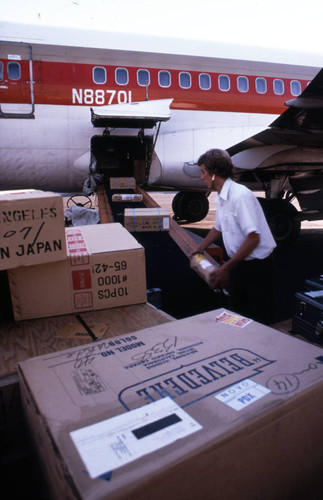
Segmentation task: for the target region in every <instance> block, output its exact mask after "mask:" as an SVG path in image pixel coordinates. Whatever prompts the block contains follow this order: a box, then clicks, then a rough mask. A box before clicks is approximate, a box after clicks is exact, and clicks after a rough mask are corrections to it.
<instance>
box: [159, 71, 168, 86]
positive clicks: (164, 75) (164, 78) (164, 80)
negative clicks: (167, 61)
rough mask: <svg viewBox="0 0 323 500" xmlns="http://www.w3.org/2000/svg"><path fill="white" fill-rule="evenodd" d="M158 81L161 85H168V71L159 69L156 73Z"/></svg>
mask: <svg viewBox="0 0 323 500" xmlns="http://www.w3.org/2000/svg"><path fill="white" fill-rule="evenodd" d="M158 83H159V85H160V86H161V87H170V84H171V77H170V73H169V71H160V72H159V73H158Z"/></svg>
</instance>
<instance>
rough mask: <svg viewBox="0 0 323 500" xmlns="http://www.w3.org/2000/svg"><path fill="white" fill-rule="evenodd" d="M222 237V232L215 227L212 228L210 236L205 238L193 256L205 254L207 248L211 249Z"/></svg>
mask: <svg viewBox="0 0 323 500" xmlns="http://www.w3.org/2000/svg"><path fill="white" fill-rule="evenodd" d="M220 236H221V231H218V230H217V229H215V227H212V229H210V231H209V232H208V234H207V235H206V236H205V238H204V239H203V240H202V241H201V243H200V244H199V245H198V247H197V248H196V250H194V252H193V253H192V255H194V254H196V253H200V252H204V251H205V250H206V249H207V248H209V246H210V245H212V243H214V242H215V241H216V240H217V239H218V238H219V237H220Z"/></svg>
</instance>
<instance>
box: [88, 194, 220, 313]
mask: <svg viewBox="0 0 323 500" xmlns="http://www.w3.org/2000/svg"><path fill="white" fill-rule="evenodd" d="M115 193H120V190H119V191H115V190H111V189H108V188H106V187H104V186H100V187H99V190H98V194H99V209H100V217H101V222H119V223H121V224H122V225H123V223H124V210H125V208H139V207H151V206H155V207H156V206H158V204H157V203H156V202H155V201H154V200H153V199H152V198H151V197H150V196H149V195H148V193H146V192H145V191H144V190H143V189H141V188H140V187H136V188H135V190H122V193H129V194H130V193H141V194H143V201H142V202H127V201H122V202H116V201H112V195H113V194H115ZM132 234H133V236H134V237H135V238H136V239H137V241H138V242H139V243H140V244H141V245H142V246H143V247H144V248H145V255H146V275H147V289H154V288H157V289H160V294H161V308H162V309H163V310H164V311H165V312H167V313H168V314H170V315H171V316H173V317H174V318H176V319H180V318H183V317H187V316H192V315H194V314H199V313H202V312H206V311H210V310H212V309H215V308H218V307H223V305H224V304H223V300H222V296H221V295H218V294H215V293H214V291H213V290H211V289H210V288H209V287H208V285H207V284H206V283H205V282H204V281H203V280H202V279H201V278H200V277H199V276H198V275H197V274H196V273H195V271H193V270H192V269H191V268H190V265H189V258H188V256H189V254H190V252H191V250H192V249H193V248H194V245H195V242H194V240H193V238H192V237H191V236H189V234H188V233H187V232H186V231H185V229H183V228H181V227H180V226H179V225H178V224H177V223H176V222H175V221H173V220H172V219H171V224H170V231H169V232H168V231H159V232H134V233H132Z"/></svg>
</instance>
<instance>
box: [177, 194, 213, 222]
mask: <svg viewBox="0 0 323 500" xmlns="http://www.w3.org/2000/svg"><path fill="white" fill-rule="evenodd" d="M172 208H173V212H174V216H175V219H177V220H183V221H184V220H185V221H187V222H198V221H200V220H202V219H204V218H205V217H206V215H207V213H208V211H209V200H208V199H207V197H206V196H205V194H204V193H198V192H187V193H185V192H179V193H177V194H176V195H175V196H174V199H173V203H172Z"/></svg>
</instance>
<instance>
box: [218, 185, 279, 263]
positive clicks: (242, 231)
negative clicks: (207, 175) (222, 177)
mask: <svg viewBox="0 0 323 500" xmlns="http://www.w3.org/2000/svg"><path fill="white" fill-rule="evenodd" d="M214 228H215V229H217V230H218V231H221V233H222V237H223V243H224V245H225V249H226V251H227V254H228V255H229V257H232V256H233V255H234V254H235V253H236V252H237V250H238V249H239V248H240V246H241V245H242V243H243V242H244V240H245V239H246V237H247V236H248V234H250V233H253V232H255V233H257V234H259V235H260V242H259V245H258V246H257V247H256V248H255V249H254V250H253V251H252V252H251V254H250V255H249V256H248V257H247V258H246V260H251V259H265V258H266V257H268V255H270V254H271V252H272V251H273V249H274V248H275V247H276V243H275V240H274V238H273V236H272V234H271V231H270V228H269V226H268V223H267V220H266V218H265V215H264V213H263V210H262V208H261V205H260V203H259V201H258V200H257V198H256V197H255V196H254V194H253V193H252V191H250V189H248V188H247V187H246V186H244V185H243V184H238V183H236V182H234V181H233V180H232V179H226V181H225V183H224V184H223V186H222V189H221V191H220V193H218V195H217V209H216V215H215V222H214Z"/></svg>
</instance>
